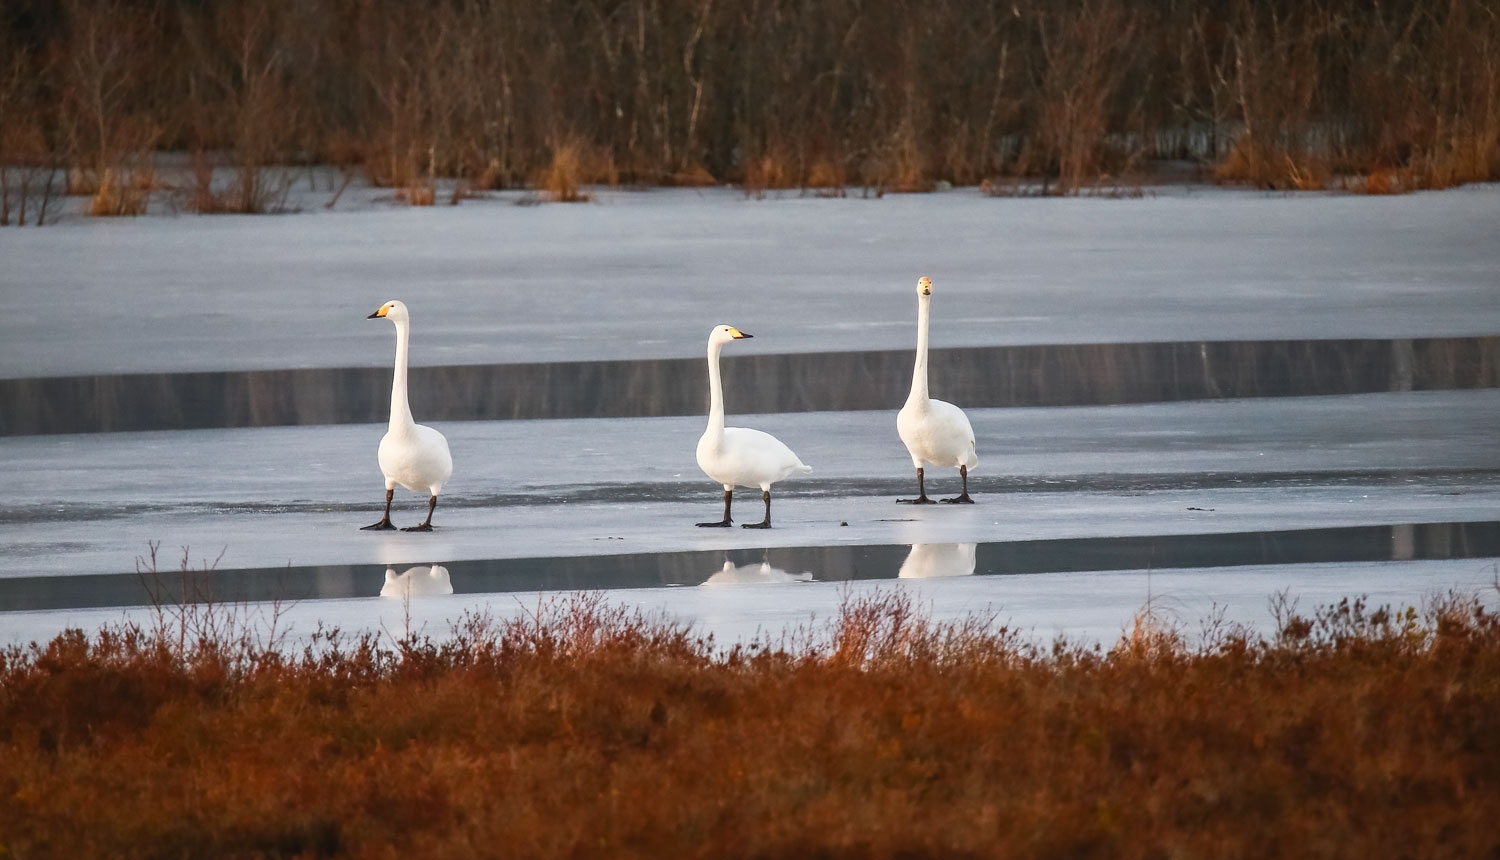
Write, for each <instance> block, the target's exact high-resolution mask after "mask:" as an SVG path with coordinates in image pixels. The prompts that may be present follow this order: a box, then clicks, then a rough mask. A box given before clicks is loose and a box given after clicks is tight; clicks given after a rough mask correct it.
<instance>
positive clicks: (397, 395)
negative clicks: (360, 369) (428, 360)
mask: <svg viewBox="0 0 1500 860" xmlns="http://www.w3.org/2000/svg"><path fill="white" fill-rule="evenodd" d="M395 323H396V373H395V376H394V378H393V379H392V381H391V430H393V431H395V430H405V429H408V428H410V427H413V426H414V425H415V424H416V422H415V421H413V420H412V417H411V404H410V403H408V402H407V398H406V361H407V353H408V351H409V349H410V344H411V323H410V322H408V321H406V320H395Z"/></svg>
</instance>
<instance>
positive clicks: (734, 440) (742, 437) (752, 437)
mask: <svg viewBox="0 0 1500 860" xmlns="http://www.w3.org/2000/svg"><path fill="white" fill-rule="evenodd" d="M707 459H708V460H709V461H710V462H709V463H707V464H705V463H702V462H700V464H699V465H702V466H703V468H704V471H705V472H708V474H709V477H711V478H713V479H714V480H715V481H718V482H719V483H721V484H734V485H737V486H741V487H760V486H764V485H769V484H774V483H776V482H777V481H779V480H781V479H782V478H785V477H786V476H788V475H790V474H792V473H794V472H811V471H812V467H811V466H807V465H805V464H804V463H803V462H802V461H801V460H800V459H798V457H797V455H796V454H794V453H792V449H791V448H788V447H787V446H786V444H785V443H784V442H782V441H781V440H780V439H777V438H776V437H775V436H772V435H771V434H770V433H765V432H762V431H760V430H752V429H750V428H748V427H726V428H724V438H723V442H722V443H721V444H720V445H719V446H718V447H717V450H715V451H712V452H710V453H709V456H708V458H707Z"/></svg>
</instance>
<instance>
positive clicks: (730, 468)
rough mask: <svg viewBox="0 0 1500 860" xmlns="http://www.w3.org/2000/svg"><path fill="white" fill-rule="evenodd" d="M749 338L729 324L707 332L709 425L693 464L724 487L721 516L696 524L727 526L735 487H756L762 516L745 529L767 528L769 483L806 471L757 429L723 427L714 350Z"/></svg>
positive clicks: (721, 388)
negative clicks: (763, 512)
mask: <svg viewBox="0 0 1500 860" xmlns="http://www.w3.org/2000/svg"><path fill="white" fill-rule="evenodd" d="M747 337H751V335H748V334H745V333H744V332H742V331H740V330H739V329H737V328H734V327H733V326H727V325H721V326H715V327H714V329H713V330H712V331H710V332H709V333H708V429H707V430H705V431H703V437H702V438H701V439H699V440H698V468H700V469H702V470H703V473H704V474H706V475H708V476H709V477H710V478H713V479H714V480H715V481H718V482H719V483H720V484H722V485H723V486H724V519H722V520H720V521H718V522H712V523H698V525H700V526H702V527H704V528H728V527H729V526H730V525H731V524H732V523H733V520H731V519H730V518H729V506H730V502H731V500H732V497H733V495H734V488H735V487H760V495H761V499H763V500H764V501H765V503H766V518H765V519H764V520H762V521H761V522H758V523H745V524H744V528H747V529H768V528H770V527H771V485H772V484H774V483H776V482H777V481H779V480H781V479H782V478H785V477H787V476H788V475H791V474H793V473H796V472H811V471H812V467H811V466H807V465H804V464H803V462H802V461H801V460H799V459H798V458H797V455H796V454H793V453H792V449H791V448H788V447H787V446H786V445H784V444H782V442H781V440H780V439H777V438H776V437H775V436H772V435H771V434H769V433H762V432H761V431H759V430H748V429H746V428H744V427H725V426H724V385H723V382H722V381H721V379H720V377H719V353H720V352H722V351H723V349H724V344H726V343H729V342H730V341H734V340H740V339H743V338H747Z"/></svg>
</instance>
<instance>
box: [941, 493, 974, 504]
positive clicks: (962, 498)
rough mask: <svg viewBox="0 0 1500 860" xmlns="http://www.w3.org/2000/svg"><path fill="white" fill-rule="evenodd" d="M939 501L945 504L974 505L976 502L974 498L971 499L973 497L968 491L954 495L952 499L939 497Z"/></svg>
mask: <svg viewBox="0 0 1500 860" xmlns="http://www.w3.org/2000/svg"><path fill="white" fill-rule="evenodd" d="M938 501H939V502H942V503H943V504H945V505H972V504H974V500H973V499H971V498H969V494H968V493H964V494H962V495H958V496H954V497H953V498H951V499H938Z"/></svg>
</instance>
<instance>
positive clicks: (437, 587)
mask: <svg viewBox="0 0 1500 860" xmlns="http://www.w3.org/2000/svg"><path fill="white" fill-rule="evenodd" d="M452 593H453V583H452V582H451V581H449V579H448V568H446V567H443V566H442V565H440V564H434V565H432V566H431V567H425V566H424V567H412V568H408V569H407V571H406V572H405V573H401V574H398V573H396V569H395V568H394V567H388V568H386V569H385V585H382V586H381V587H380V596H381V597H393V598H395V599H397V600H405V599H407V598H409V597H431V596H434V595H439V594H452Z"/></svg>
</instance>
